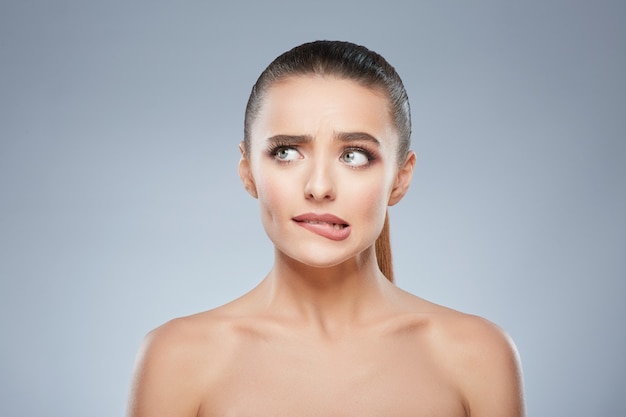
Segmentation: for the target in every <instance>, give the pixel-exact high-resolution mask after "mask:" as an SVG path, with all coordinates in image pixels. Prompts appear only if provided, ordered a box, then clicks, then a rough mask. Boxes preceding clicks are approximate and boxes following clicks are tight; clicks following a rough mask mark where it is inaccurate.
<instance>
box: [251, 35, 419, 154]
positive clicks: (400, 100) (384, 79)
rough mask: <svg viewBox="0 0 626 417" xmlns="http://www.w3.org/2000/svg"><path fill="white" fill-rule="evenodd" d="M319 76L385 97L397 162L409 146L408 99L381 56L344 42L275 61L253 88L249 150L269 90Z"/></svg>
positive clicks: (303, 48) (314, 45) (305, 47)
mask: <svg viewBox="0 0 626 417" xmlns="http://www.w3.org/2000/svg"><path fill="white" fill-rule="evenodd" d="M306 75H319V76H332V77H336V78H340V79H348V80H352V81H355V82H357V83H358V84H360V85H362V86H364V87H368V88H371V89H374V90H378V91H379V92H382V93H383V94H385V96H386V97H387V99H388V100H389V112H390V116H391V119H392V120H393V123H394V126H395V128H396V132H397V134H398V138H399V144H398V162H399V163H402V162H404V159H405V157H406V155H407V152H408V150H409V146H410V140H411V139H410V138H411V112H410V106H409V98H408V96H407V93H406V90H405V88H404V85H403V84H402V80H401V79H400V77H399V76H398V74H397V72H396V70H395V69H394V68H393V67H392V66H391V65H390V64H389V63H388V62H387V61H386V60H385V59H384V58H383V57H382V56H380V55H379V54H377V53H376V52H373V51H371V50H369V49H367V48H365V47H364V46H360V45H355V44H353V43H350V42H341V41H316V42H310V43H305V44H302V45H300V46H297V47H295V48H293V49H291V50H289V51H287V52H285V53H283V54H282V55H280V56H279V57H278V58H276V59H275V60H274V61H273V62H272V63H271V64H270V65H269V66H268V67H267V68H266V69H265V71H263V73H261V75H260V77H259V79H258V80H257V82H256V83H255V84H254V86H253V88H252V92H251V94H250V98H249V99H248V104H247V106H246V114H245V120H244V146H245V148H246V150H248V151H249V149H250V137H251V130H252V125H253V124H254V121H255V119H256V116H257V115H258V112H259V110H260V108H261V107H262V105H263V99H264V96H265V94H266V92H267V90H268V89H269V88H270V87H272V86H273V85H274V84H276V83H277V82H280V81H283V80H285V79H288V78H291V77H297V76H306Z"/></svg>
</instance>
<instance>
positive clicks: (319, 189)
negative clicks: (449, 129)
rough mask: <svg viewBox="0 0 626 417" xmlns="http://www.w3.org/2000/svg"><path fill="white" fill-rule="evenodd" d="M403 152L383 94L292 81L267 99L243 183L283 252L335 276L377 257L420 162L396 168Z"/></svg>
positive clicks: (350, 84)
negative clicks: (388, 216)
mask: <svg viewBox="0 0 626 417" xmlns="http://www.w3.org/2000/svg"><path fill="white" fill-rule="evenodd" d="M242 149H243V148H242ZM397 149H398V136H397V133H396V129H395V127H394V125H393V122H392V119H391V116H390V112H389V105H388V100H387V98H386V96H385V95H384V94H382V93H380V92H379V91H377V90H373V89H370V88H366V87H363V86H361V85H359V84H357V83H356V82H354V81H351V80H345V79H339V78H335V77H320V76H299V77H293V78H288V79H286V80H283V81H281V82H278V83H276V84H274V85H273V86H272V87H270V89H269V90H268V91H267V92H266V95H265V97H264V98H263V103H262V106H261V109H260V111H259V114H258V115H257V117H256V119H255V121H254V123H253V125H252V129H251V137H250V149H249V155H245V154H244V155H243V157H242V160H241V163H240V168H239V169H240V176H241V178H242V180H243V182H244V186H245V187H246V189H247V190H248V191H249V192H250V193H251V194H252V195H253V196H254V197H257V198H258V199H259V203H260V208H261V218H262V222H263V226H264V228H265V231H266V232H267V234H268V236H269V238H270V239H271V240H272V242H273V243H274V245H275V247H276V248H277V250H279V251H280V252H282V253H283V254H285V255H287V256H289V257H290V258H293V259H295V260H297V261H299V262H302V263H304V264H307V265H310V266H315V267H330V266H334V265H338V264H340V263H342V262H345V261H346V260H348V259H351V258H355V257H358V256H359V255H360V254H362V253H363V251H365V250H366V249H368V248H370V247H371V246H372V245H373V244H374V242H375V240H376V238H377V237H378V235H379V234H380V231H381V229H382V226H383V222H384V219H385V213H386V209H387V206H388V205H392V204H395V203H396V202H398V201H399V200H400V199H401V198H402V196H403V195H404V193H405V192H406V190H407V188H408V185H409V182H410V180H411V173H412V169H413V165H414V162H415V156H414V154H413V153H410V155H409V157H408V158H407V160H406V162H405V161H402V163H399V161H398V160H397ZM242 152H243V151H242ZM355 259H357V258H355ZM357 260H358V259H357Z"/></svg>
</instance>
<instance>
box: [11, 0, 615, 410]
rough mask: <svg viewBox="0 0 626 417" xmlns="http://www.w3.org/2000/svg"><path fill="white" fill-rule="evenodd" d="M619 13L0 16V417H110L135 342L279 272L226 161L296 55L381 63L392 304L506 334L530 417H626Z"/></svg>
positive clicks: (28, 7)
mask: <svg viewBox="0 0 626 417" xmlns="http://www.w3.org/2000/svg"><path fill="white" fill-rule="evenodd" d="M625 21H626V3H624V2H621V1H612V2H611V1H593V2H592V1H587V2H584V1H551V0H547V1H531V2H508V1H503V2H499V1H474V2H471V1H431V2H419V1H418V2H410V1H405V2H401V1H388V2H382V1H377V2H372V1H356V0H352V1H328V0H322V1H317V2H306V3H305V2H302V3H297V2H289V1H269V2H252V1H250V2H248V3H242V2H237V1H233V2H230V3H229V4H228V5H226V4H225V3H224V4H218V3H217V2H208V1H207V2H201V1H181V2H164V1H134V2H133V1H129V2H119V1H113V2H105V1H99V2H95V1H15V0H4V1H2V2H1V3H0V280H1V281H0V337H1V339H0V340H1V341H0V415H2V416H7V417H8V416H27V415H32V416H92V417H100V416H101V417H105V416H114V415H123V414H124V410H125V402H126V397H127V392H128V388H129V383H130V376H131V371H132V367H133V361H134V356H135V352H136V351H137V348H138V347H139V344H140V342H141V339H142V337H143V335H144V334H145V333H146V332H148V331H149V330H150V329H152V328H154V327H156V326H158V325H159V324H161V323H163V322H164V321H167V320H169V319H171V318H173V317H177V316H182V315H187V314H191V313H194V312H198V311H202V310H206V309H209V308H212V307H215V306H218V305H220V304H222V303H225V302H227V301H228V300H230V299H233V298H235V297H237V296H238V295H240V294H242V293H243V292H245V291H247V290H249V289H250V288H252V287H253V286H254V285H255V284H256V283H257V282H258V281H259V280H260V279H261V278H262V277H263V276H264V274H265V273H266V272H267V271H268V269H269V267H270V265H271V260H272V252H271V246H270V244H269V241H268V240H267V239H266V237H265V235H264V232H263V230H262V228H261V225H260V221H259V218H258V213H257V206H256V201H255V200H253V199H252V198H250V197H249V196H248V195H247V194H246V193H245V192H244V191H243V189H242V187H241V186H240V182H239V178H238V176H237V172H236V165H237V161H238V157H239V154H238V149H237V144H238V141H239V140H240V138H241V135H242V120H243V111H244V105H245V101H246V99H247V95H248V92H249V90H250V87H251V85H252V84H253V82H254V81H255V79H256V77H257V76H258V74H259V73H260V72H261V70H262V69H263V68H264V67H265V66H266V65H267V64H268V63H269V62H270V61H271V60H272V59H273V58H274V57H275V56H276V55H278V54H279V53H281V52H283V51H284V50H286V49H289V48H291V47H292V46H295V45H296V44H299V43H302V42H304V41H309V40H314V39H320V38H329V39H346V40H351V41H354V42H357V43H362V44H365V45H367V46H369V47H370V48H373V49H374V50H376V51H378V52H380V53H381V54H383V55H384V56H385V57H386V58H387V59H388V60H389V61H390V62H391V63H392V64H393V65H395V66H396V68H397V69H398V71H399V72H400V74H401V76H402V77H403V79H404V81H405V84H406V87H407V89H408V92H409V95H410V98H411V102H412V109H413V117H414V133H413V141H414V142H413V148H414V149H415V150H416V151H417V154H418V163H417V169H416V172H415V179H414V183H413V185H412V188H411V190H410V193H409V195H408V197H407V198H406V199H405V200H404V201H403V202H401V203H400V205H399V206H397V207H394V208H393V209H392V211H391V222H392V234H393V244H394V256H395V264H396V273H397V281H398V284H399V285H400V286H401V287H403V288H405V289H407V290H409V291H411V292H413V293H415V294H418V295H420V296H423V297H425V298H428V299H430V300H432V301H435V302H438V303H441V304H445V305H448V306H451V307H453V308H456V309H459V310H462V311H466V312H470V313H474V314H479V315H482V316H485V317H487V318H489V319H490V320H492V321H494V322H496V323H498V324H500V325H501V326H503V327H504V328H505V329H506V330H507V331H508V332H509V333H510V334H511V335H512V337H513V338H514V339H515V341H516V343H517V346H518V348H519V351H520V353H521V357H522V361H523V366H524V372H525V384H526V394H527V407H528V415H529V416H537V417H544V416H545V417H548V416H568V417H573V416H607V417H608V416H611V417H615V416H624V415H626V406H625V405H624V401H623V394H624V390H625V387H626V376H625V375H626V361H625V360H624V356H623V355H624V352H625V351H626V339H625V336H624V330H625V327H624V319H625V318H626V307H625V305H624V302H623V299H624V296H626V284H625V278H626V260H625V258H626V217H625V213H626V185H625V180H626V137H625V132H626V121H625V119H626V112H625V109H626V82H625V80H626V76H625V74H626V46H625V45H626V29H625V25H624V22H625Z"/></svg>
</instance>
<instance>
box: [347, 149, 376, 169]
mask: <svg viewBox="0 0 626 417" xmlns="http://www.w3.org/2000/svg"><path fill="white" fill-rule="evenodd" d="M339 159H341V162H343V163H346V164H348V165H350V166H353V167H363V166H366V165H368V164H369V163H370V161H371V160H372V158H371V156H370V155H369V153H368V152H367V151H365V150H363V149H346V150H345V151H344V152H343V153H342V154H341V157H340V158H339Z"/></svg>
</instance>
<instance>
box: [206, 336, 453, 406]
mask: <svg viewBox="0 0 626 417" xmlns="http://www.w3.org/2000/svg"><path fill="white" fill-rule="evenodd" d="M442 369H443V368H442V367H439V366H438V364H437V363H436V362H433V358H432V357H431V355H429V354H428V351H427V350H426V349H421V348H420V347H419V346H415V345H412V344H408V345H405V344H402V343H394V344H389V343H377V342H376V341H363V344H355V345H352V346H342V347H337V346H335V347H334V348H333V349H321V348H320V347H319V346H307V345H306V344H303V345H300V346H297V345H293V344H292V345H290V344H268V345H266V346H263V345H260V344H256V345H255V348H254V349H246V348H245V347H242V349H238V350H237V351H234V352H233V355H232V356H231V357H230V358H228V359H226V360H225V362H224V363H223V364H222V368H221V370H220V372H219V373H217V375H218V377H217V378H216V379H214V380H213V382H212V384H211V388H210V389H209V390H207V396H206V398H205V400H204V401H203V404H204V405H203V407H202V413H201V415H202V416H203V417H209V416H220V417H226V416H232V417H253V416H254V417H266V416H267V417H270V416H271V417H278V416H290V417H307V416H311V417H313V416H315V417H320V416H328V417H331V416H332V417H343V416H345V417H349V416H355V417H356V416H358V417H368V416H371V417H384V416H390V417H391V416H393V417H403V416H407V417H408V416H411V417H419V416H429V417H436V416H447V417H454V416H465V410H464V408H463V404H462V402H461V399H460V397H459V395H458V393H457V392H456V390H455V389H454V386H453V384H451V383H450V381H448V379H447V376H446V374H445V372H443V370H442Z"/></svg>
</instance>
